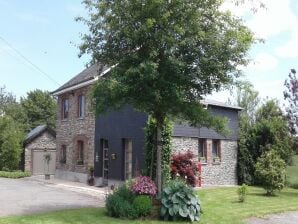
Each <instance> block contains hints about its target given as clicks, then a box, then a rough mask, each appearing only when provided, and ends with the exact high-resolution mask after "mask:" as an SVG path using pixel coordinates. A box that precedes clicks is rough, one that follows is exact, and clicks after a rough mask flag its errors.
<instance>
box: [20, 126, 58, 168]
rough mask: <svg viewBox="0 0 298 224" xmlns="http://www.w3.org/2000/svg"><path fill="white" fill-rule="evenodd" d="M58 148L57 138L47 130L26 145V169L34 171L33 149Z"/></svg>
mask: <svg viewBox="0 0 298 224" xmlns="http://www.w3.org/2000/svg"><path fill="white" fill-rule="evenodd" d="M34 149H49V150H55V149H56V139H55V138H54V137H53V136H52V135H51V134H50V133H49V132H47V131H45V132H44V133H43V134H41V135H40V136H38V137H37V138H35V139H34V140H33V141H32V142H30V143H28V144H27V145H26V147H25V171H29V172H32V150H34Z"/></svg>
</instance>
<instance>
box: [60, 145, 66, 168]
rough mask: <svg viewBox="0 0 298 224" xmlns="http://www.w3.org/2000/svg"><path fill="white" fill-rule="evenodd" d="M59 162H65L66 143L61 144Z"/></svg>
mask: <svg viewBox="0 0 298 224" xmlns="http://www.w3.org/2000/svg"><path fill="white" fill-rule="evenodd" d="M60 163H62V164H65V163H66V145H62V146H61V151H60Z"/></svg>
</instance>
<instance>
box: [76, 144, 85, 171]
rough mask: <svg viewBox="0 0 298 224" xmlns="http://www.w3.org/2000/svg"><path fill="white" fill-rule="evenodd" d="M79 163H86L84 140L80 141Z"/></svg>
mask: <svg viewBox="0 0 298 224" xmlns="http://www.w3.org/2000/svg"><path fill="white" fill-rule="evenodd" d="M77 163H78V165H83V164H84V142H83V141H78V160H77Z"/></svg>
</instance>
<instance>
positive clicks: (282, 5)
mask: <svg viewBox="0 0 298 224" xmlns="http://www.w3.org/2000/svg"><path fill="white" fill-rule="evenodd" d="M232 1H233V0H227V1H226V2H225V3H224V4H223V6H222V8H223V9H224V10H226V9H228V10H230V11H231V12H232V13H233V14H235V15H236V16H240V17H243V18H244V19H245V20H246V24H247V26H248V27H249V28H250V29H251V30H252V31H253V32H254V33H255V35H256V37H258V38H263V39H267V38H269V37H272V36H275V35H278V34H280V33H282V32H284V31H290V32H293V31H296V30H298V17H297V16H296V15H295V13H294V12H293V10H292V9H291V6H290V3H291V0H261V1H259V0H255V1H246V3H244V4H240V5H239V6H236V5H235V4H234V3H233V2H232ZM260 2H262V3H264V4H265V8H260V6H259V5H260ZM252 8H257V9H258V10H257V12H256V13H252V10H251V9H252ZM248 13H249V15H250V16H248ZM248 18H249V19H248Z"/></svg>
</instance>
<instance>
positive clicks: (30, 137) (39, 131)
mask: <svg viewBox="0 0 298 224" xmlns="http://www.w3.org/2000/svg"><path fill="white" fill-rule="evenodd" d="M45 131H48V132H49V133H50V134H51V135H52V136H54V137H55V138H56V132H55V131H54V130H53V129H51V128H49V127H48V126H47V125H45V124H44V125H39V126H37V127H36V128H34V129H32V130H31V131H30V132H29V133H28V134H27V136H26V138H25V140H24V144H25V145H26V144H28V143H30V142H32V141H33V140H34V139H36V138H37V137H38V136H40V135H41V134H42V133H44V132H45Z"/></svg>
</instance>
